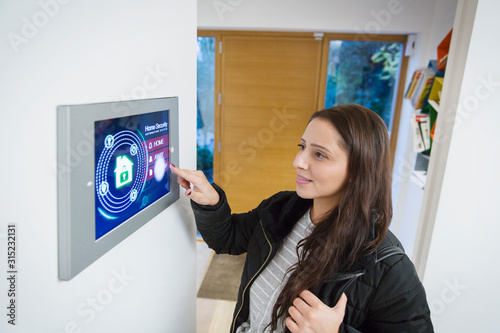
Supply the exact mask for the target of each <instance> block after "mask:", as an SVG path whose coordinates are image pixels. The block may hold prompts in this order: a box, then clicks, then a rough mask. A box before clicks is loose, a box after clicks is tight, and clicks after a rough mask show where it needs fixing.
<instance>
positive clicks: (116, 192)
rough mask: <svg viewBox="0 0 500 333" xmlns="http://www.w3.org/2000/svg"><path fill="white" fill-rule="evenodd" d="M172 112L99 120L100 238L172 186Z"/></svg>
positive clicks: (97, 214) (97, 213) (97, 219)
mask: <svg viewBox="0 0 500 333" xmlns="http://www.w3.org/2000/svg"><path fill="white" fill-rule="evenodd" d="M168 112H169V111H168V110H165V111H159V112H154V113H150V114H142V115H136V116H130V117H123V118H118V119H107V120H101V121H96V122H95V196H96V197H95V203H96V205H95V223H96V235H95V237H96V239H99V238H101V237H102V236H103V235H105V234H107V233H108V232H109V231H111V230H113V229H114V228H116V227H117V226H119V225H120V224H122V223H123V222H125V221H126V220H128V219H129V218H130V217H132V216H134V215H135V214H137V213H138V212H140V211H142V210H143V209H145V208H146V207H148V206H149V205H151V204H152V203H153V202H155V201H156V200H158V199H160V198H161V197H163V196H164V195H166V194H167V193H168V192H169V191H170V181H169V173H170V168H169V153H170V145H169V136H168Z"/></svg>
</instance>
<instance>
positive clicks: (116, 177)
mask: <svg viewBox="0 0 500 333" xmlns="http://www.w3.org/2000/svg"><path fill="white" fill-rule="evenodd" d="M104 146H105V147H104V149H103V150H102V152H101V154H100V156H99V160H98V162H97V167H96V173H95V180H96V182H95V186H96V190H97V193H98V195H97V197H98V199H99V202H100V203H101V205H102V207H103V208H104V209H105V210H106V211H107V212H108V213H111V214H119V213H120V212H123V211H124V210H125V209H127V208H128V207H129V206H130V205H131V204H132V203H133V202H134V201H135V200H136V199H137V197H138V196H139V194H140V193H141V191H142V188H143V186H144V182H145V180H146V176H147V174H146V165H147V160H148V152H147V151H146V150H145V149H144V146H143V145H142V141H141V139H140V138H139V137H138V136H137V134H135V133H134V132H132V131H129V130H123V131H120V132H118V133H116V134H115V135H108V136H106V138H105V140H104ZM110 175H112V176H113V182H111V184H110V181H108V177H111V176H110Z"/></svg>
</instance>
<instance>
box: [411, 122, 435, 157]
mask: <svg viewBox="0 0 500 333" xmlns="http://www.w3.org/2000/svg"><path fill="white" fill-rule="evenodd" d="M411 127H412V130H413V150H414V151H415V152H417V153H418V152H423V151H426V150H429V149H430V148H431V136H430V119H429V115H427V114H413V115H412V117H411Z"/></svg>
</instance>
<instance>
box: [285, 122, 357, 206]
mask: <svg viewBox="0 0 500 333" xmlns="http://www.w3.org/2000/svg"><path fill="white" fill-rule="evenodd" d="M341 142H342V137H341V136H340V134H339V133H338V132H337V130H336V129H335V127H334V126H333V125H332V124H331V123H330V122H329V121H328V120H325V119H322V118H314V119H313V120H312V121H311V122H310V123H309V125H307V128H306V131H305V132H304V135H303V136H302V139H301V143H300V145H299V146H300V151H299V152H298V154H297V156H296V157H295V161H294V162H293V166H294V167H295V169H297V178H296V183H297V194H298V195H299V196H300V197H301V198H304V199H314V200H315V201H314V202H315V205H316V204H317V203H319V202H321V205H322V206H323V207H325V205H326V206H328V207H330V209H331V208H332V207H335V206H336V205H338V203H339V200H340V197H341V195H342V191H343V189H344V186H345V183H346V181H347V180H348V169H347V168H348V162H349V158H348V156H347V153H346V152H345V151H344V149H343V148H342V147H341Z"/></svg>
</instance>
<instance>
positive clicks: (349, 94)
mask: <svg viewBox="0 0 500 333" xmlns="http://www.w3.org/2000/svg"><path fill="white" fill-rule="evenodd" d="M328 47H329V50H328V67H327V78H326V93H325V107H331V106H335V105H342V104H350V103H354V104H360V105H363V106H366V107H367V108H369V109H371V110H373V111H375V112H376V113H378V114H379V115H380V117H381V118H382V119H383V120H384V122H385V124H386V125H387V128H388V129H389V131H391V127H392V119H393V115H394V110H395V104H396V95H397V88H398V78H399V72H400V68H401V60H402V50H403V44H402V43H398V42H381V41H346V40H330V41H329V44H328Z"/></svg>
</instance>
